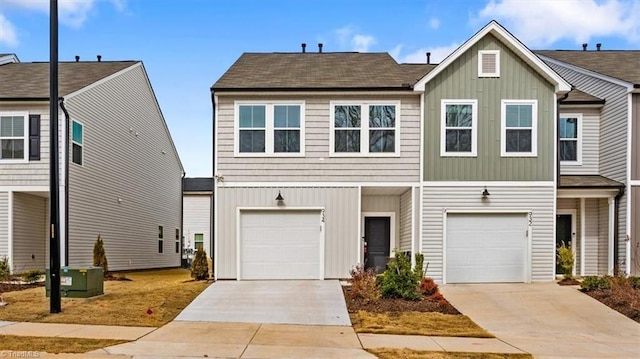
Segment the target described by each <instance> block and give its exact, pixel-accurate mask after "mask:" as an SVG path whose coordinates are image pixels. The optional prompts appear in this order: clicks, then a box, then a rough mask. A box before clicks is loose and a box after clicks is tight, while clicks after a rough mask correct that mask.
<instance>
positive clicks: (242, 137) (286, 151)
mask: <svg viewBox="0 0 640 359" xmlns="http://www.w3.org/2000/svg"><path fill="white" fill-rule="evenodd" d="M235 107H236V141H235V148H236V151H235V153H236V156H265V155H269V156H301V155H304V104H302V103H285V102H283V103H280V102H275V103H261V104H258V103H244V102H236V106H235Z"/></svg>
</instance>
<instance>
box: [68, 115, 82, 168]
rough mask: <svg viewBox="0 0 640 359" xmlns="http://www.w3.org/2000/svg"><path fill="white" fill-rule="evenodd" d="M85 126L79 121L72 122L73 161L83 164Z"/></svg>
mask: <svg viewBox="0 0 640 359" xmlns="http://www.w3.org/2000/svg"><path fill="white" fill-rule="evenodd" d="M83 160H84V126H83V125H82V124H81V123H80V122H78V121H75V120H74V121H72V122H71V162H73V163H77V164H79V165H81V166H82V164H83V163H84V161H83Z"/></svg>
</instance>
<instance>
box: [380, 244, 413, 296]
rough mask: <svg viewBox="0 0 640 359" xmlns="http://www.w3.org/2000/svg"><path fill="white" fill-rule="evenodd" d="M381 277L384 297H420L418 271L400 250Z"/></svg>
mask: <svg viewBox="0 0 640 359" xmlns="http://www.w3.org/2000/svg"><path fill="white" fill-rule="evenodd" d="M394 255H395V258H393V259H392V260H391V261H390V262H389V264H388V265H387V269H386V270H385V271H384V272H383V273H382V276H381V277H380V291H381V294H382V296H383V297H384V298H402V299H408V300H418V299H420V293H418V283H419V281H420V277H418V273H416V272H415V271H413V270H412V269H411V262H410V261H409V258H407V256H406V255H404V254H403V253H402V252H400V251H399V250H394Z"/></svg>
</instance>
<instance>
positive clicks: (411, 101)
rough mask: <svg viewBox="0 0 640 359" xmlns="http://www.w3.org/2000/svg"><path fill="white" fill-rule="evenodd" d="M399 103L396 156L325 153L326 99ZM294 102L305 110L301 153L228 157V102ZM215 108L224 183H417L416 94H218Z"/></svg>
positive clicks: (231, 129)
mask: <svg viewBox="0 0 640 359" xmlns="http://www.w3.org/2000/svg"><path fill="white" fill-rule="evenodd" d="M351 99H352V100H353V101H354V104H358V103H359V102H361V101H376V100H379V101H382V102H399V103H400V109H399V114H400V116H399V119H397V121H398V120H399V121H400V122H399V123H400V128H399V139H400V152H401V154H400V155H399V156H394V157H367V156H353V157H330V154H329V143H330V142H329V138H330V137H329V136H330V134H329V133H330V120H329V119H330V118H331V116H330V115H331V101H335V100H340V101H347V100H351ZM235 100H242V101H255V102H256V103H261V102H262V103H264V102H268V101H297V102H301V101H302V102H304V108H305V114H304V115H305V116H304V122H305V155H304V157H274V156H271V157H234V103H235V102H234V101H235ZM216 111H217V113H218V116H217V119H216V121H217V122H216V130H217V141H216V147H217V164H216V174H219V175H221V176H223V177H224V180H225V182H228V183H232V182H418V181H420V97H419V96H417V95H404V96H401V95H396V96H389V95H385V96H377V97H372V96H350V95H345V94H339V95H336V96H327V95H323V96H319V95H316V96H312V95H310V96H300V95H293V94H292V95H291V96H284V97H283V96H275V97H271V96H270V97H259V96H251V97H239V96H236V95H234V96H233V97H226V96H224V95H219V98H218V104H217V108H216Z"/></svg>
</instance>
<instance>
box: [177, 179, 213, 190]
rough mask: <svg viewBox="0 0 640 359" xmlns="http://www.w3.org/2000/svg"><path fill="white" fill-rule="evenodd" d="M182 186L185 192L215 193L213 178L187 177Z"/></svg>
mask: <svg viewBox="0 0 640 359" xmlns="http://www.w3.org/2000/svg"><path fill="white" fill-rule="evenodd" d="M182 185H183V187H182V189H183V191H184V192H213V178H211V177H185V178H184V180H183V182H182Z"/></svg>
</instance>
